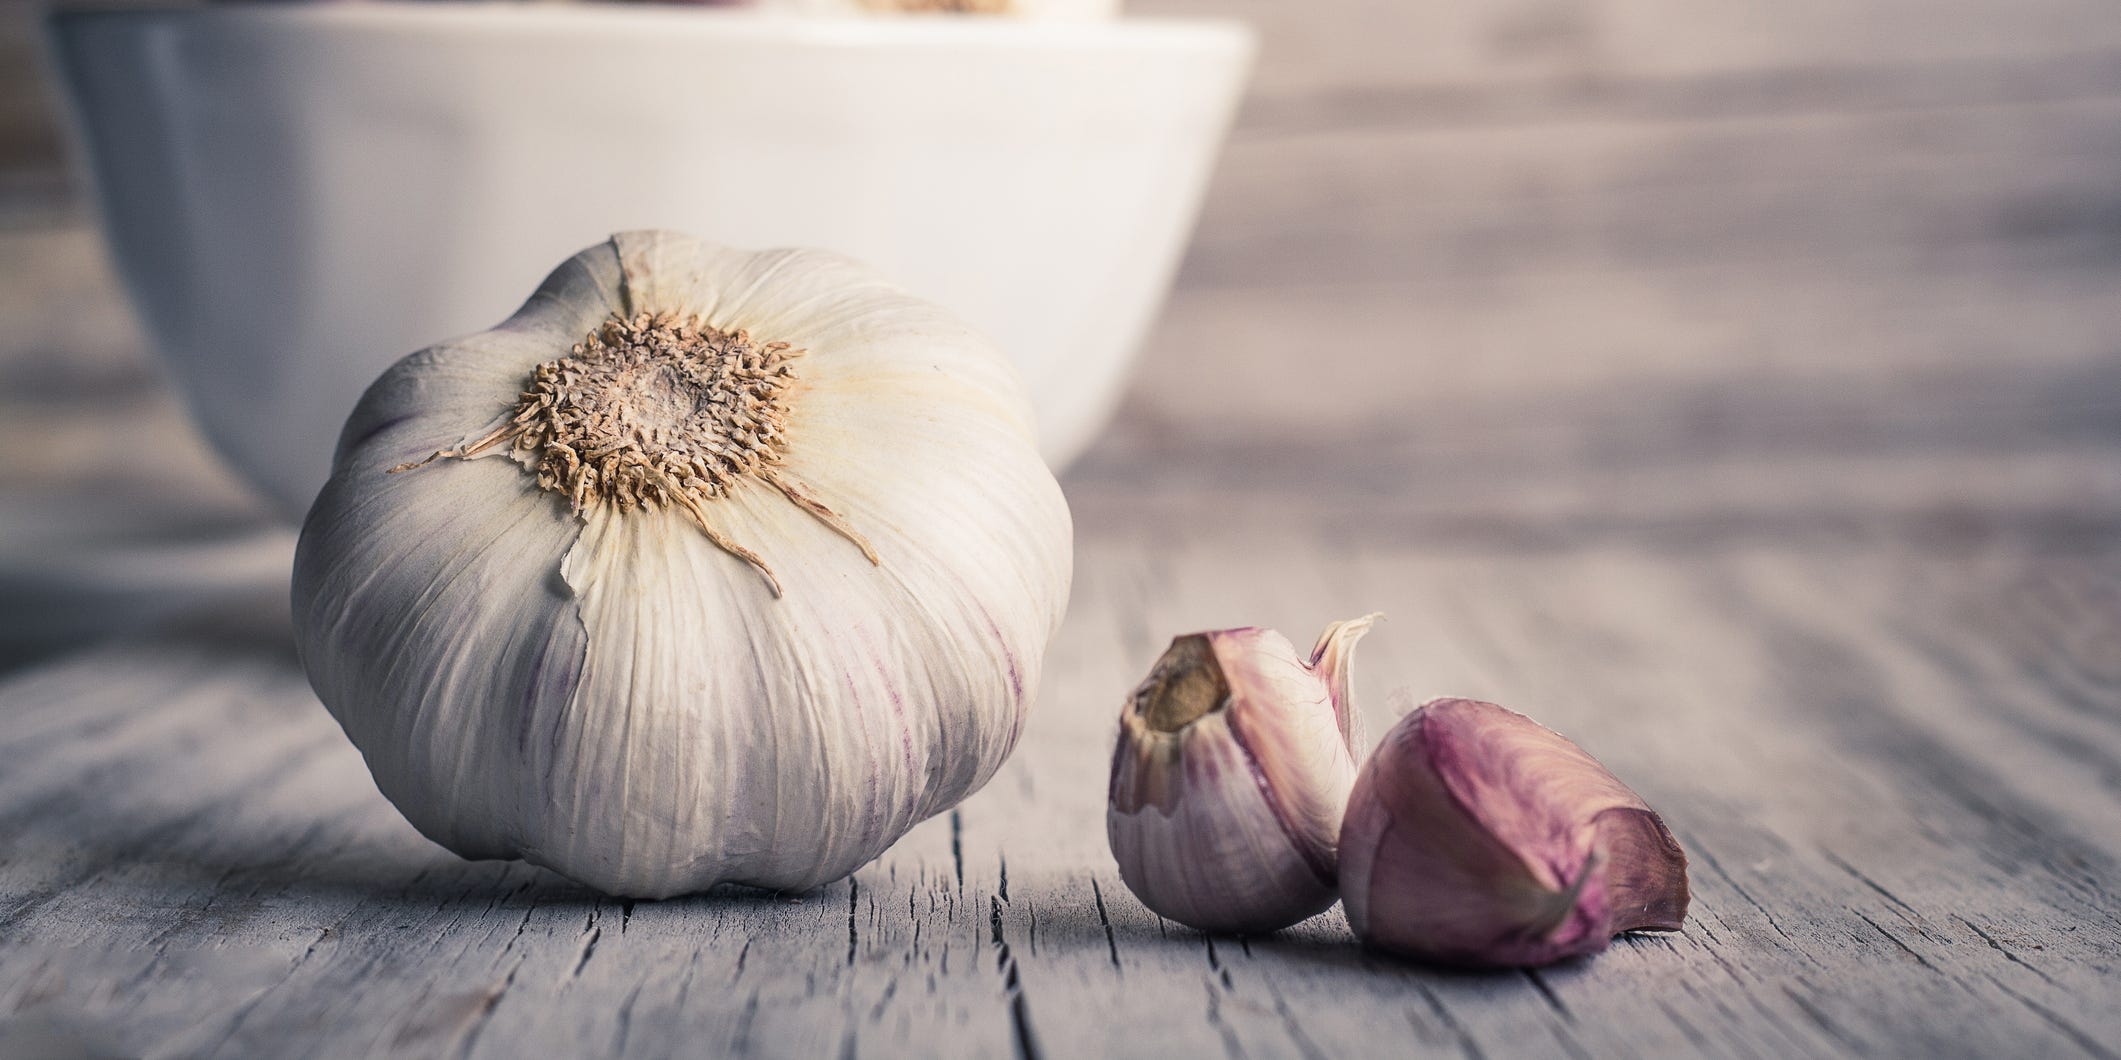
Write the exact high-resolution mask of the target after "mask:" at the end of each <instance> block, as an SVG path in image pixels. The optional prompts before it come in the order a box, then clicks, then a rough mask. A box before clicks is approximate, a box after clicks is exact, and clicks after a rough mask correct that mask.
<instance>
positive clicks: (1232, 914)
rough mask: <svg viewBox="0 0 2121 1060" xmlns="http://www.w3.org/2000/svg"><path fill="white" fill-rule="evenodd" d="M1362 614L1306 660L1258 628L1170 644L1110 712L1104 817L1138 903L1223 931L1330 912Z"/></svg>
mask: <svg viewBox="0 0 2121 1060" xmlns="http://www.w3.org/2000/svg"><path fill="white" fill-rule="evenodd" d="M1377 618H1378V616H1376V615H1370V616H1368V617H1365V618H1359V619H1354V620H1352V621H1348V622H1336V623H1334V624H1333V625H1330V626H1328V627H1326V630H1325V632H1324V633H1323V634H1321V635H1320V636H1319V638H1318V645H1317V647H1315V648H1313V649H1312V651H1311V653H1310V654H1309V655H1308V656H1300V655H1298V654H1297V653H1296V648H1295V647H1294V646H1293V645H1291V644H1290V643H1289V641H1288V638H1286V637H1284V636H1282V635H1281V634H1279V633H1276V632H1274V631H1273V630H1270V629H1258V628H1245V629H1226V630H1218V631H1215V632H1212V633H1194V634H1190V635H1187V636H1183V637H1179V638H1177V639H1175V640H1173V641H1172V642H1171V647H1170V649H1169V650H1167V651H1166V652H1164V655H1163V657H1162V658H1160V659H1158V660H1157V662H1156V666H1155V668H1154V669H1153V670H1152V671H1151V672H1150V674H1149V678H1148V680H1146V681H1144V682H1143V683H1142V684H1141V686H1140V687H1139V688H1137V689H1136V690H1135V691H1134V694H1133V695H1132V696H1129V697H1128V699H1127V703H1126V705H1125V707H1123V708H1122V709H1121V712H1120V728H1119V742H1118V745H1117V747H1116V748H1115V749H1114V750H1113V753H1112V781H1111V788H1110V791H1109V801H1108V808H1107V812H1106V816H1105V830H1106V836H1107V838H1108V839H1109V840H1110V841H1111V844H1112V855H1113V858H1114V860H1116V861H1117V862H1118V863H1119V872H1120V878H1121V879H1123V880H1125V881H1126V883H1127V886H1128V888H1129V889H1130V890H1132V891H1133V892H1134V894H1135V896H1136V897H1138V898H1140V899H1141V900H1142V904H1143V905H1146V906H1148V907H1149V908H1150V909H1152V910H1154V911H1155V912H1157V913H1159V914H1161V915H1163V916H1166V917H1169V918H1171V919H1173V920H1176V921H1178V922H1179V923H1181V924H1185V925H1187V926H1189V927H1195V928H1199V929H1201V930H1203V931H1230V932H1264V931H1273V930H1276V929H1278V928H1284V927H1287V926H1289V925H1290V924H1294V923H1296V922H1297V921H1299V920H1302V919H1304V918H1306V917H1309V916H1311V915H1313V914H1316V913H1320V912H1324V911H1325V910H1326V909H1327V908H1329V907H1331V906H1332V904H1333V901H1334V897H1335V892H1334V879H1335V871H1336V864H1337V855H1336V848H1337V844H1338V842H1339V835H1340V819H1341V812H1342V810H1343V809H1344V808H1345V807H1346V805H1347V801H1348V791H1349V789H1350V788H1351V787H1352V786H1353V785H1354V783H1355V759H1354V756H1353V751H1352V748H1353V747H1354V746H1355V745H1356V744H1358V743H1360V742H1361V725H1360V719H1359V718H1358V716H1357V715H1356V713H1355V707H1354V702H1353V697H1352V695H1351V694H1350V689H1351V681H1352V676H1353V661H1354V650H1355V643H1356V641H1358V640H1360V639H1361V638H1362V635H1363V634H1365V633H1367V632H1369V630H1370V626H1371V624H1372V623H1373V622H1375V621H1376V619H1377Z"/></svg>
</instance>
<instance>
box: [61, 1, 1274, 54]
mask: <svg viewBox="0 0 2121 1060" xmlns="http://www.w3.org/2000/svg"><path fill="white" fill-rule="evenodd" d="M45 18H46V24H47V26H48V27H49V29H50V30H51V31H52V32H55V33H65V32H70V31H72V30H74V29H78V28H86V27H89V26H92V25H98V24H106V23H112V22H117V23H124V24H127V25H128V26H130V27H140V28H145V27H147V26H152V25H165V24H177V25H179V26H182V27H183V28H185V29H188V30H192V31H195V32H196V31H199V30H202V29H218V28H238V27H241V28H261V27H263V28H271V29H281V30H287V31H308V32H333V31H338V30H344V31H347V32H351V33H361V32H382V33H386V34H387V33H393V32H405V31H412V32H421V33H429V34H438V35H463V36H523V37H549V36H568V35H578V34H584V33H590V34H598V33H601V34H612V35H624V36H638V35H644V34H646V35H658V36H662V35H673V34H674V35H683V36H686V37H691V38H695V39H698V40H701V41H702V42H708V41H714V42H721V41H728V42H733V43H746V42H755V43H766V42H773V43H784V44H785V43H794V44H803V45H809V46H818V47H831V46H861V47H875V46H879V45H925V46H936V47H964V48H983V49H997V48H1001V49H1029V50H1045V49H1079V48H1084V47H1096V48H1121V49H1135V48H1146V49H1155V50H1165V49H1183V50H1208V51H1238V52H1245V53H1249V52H1251V51H1252V50H1253V49H1254V47H1255V45H1256V38H1257V34H1256V33H1255V31H1254V30H1253V28H1252V27H1251V26H1250V25H1249V24H1247V23H1244V22H1241V21H1238V20H1236V19H1226V18H1167V17H1147V18H1136V17H1120V18H1112V19H1026V18H989V17H964V16H953V15H894V16H873V15H858V14H850V15H814V14H801V13H797V12H789V11H778V10H759V9H757V8H746V7H708V6H699V5H686V4H674V3H663V4H620V3H610V2H587V3H520V2H509V0H366V2H362V3H291V2H287V0H239V2H227V3H212V4H204V5H202V4H196V3H192V4H181V5H180V4H172V3H169V2H167V0H85V2H74V3H63V4H61V5H59V6H56V7H54V8H52V9H51V10H49V11H48V12H47V13H46V16H45Z"/></svg>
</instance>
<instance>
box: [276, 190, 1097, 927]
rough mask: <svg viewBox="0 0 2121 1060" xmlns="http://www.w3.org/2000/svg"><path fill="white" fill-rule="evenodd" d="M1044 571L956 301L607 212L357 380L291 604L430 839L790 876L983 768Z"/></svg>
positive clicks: (1021, 423) (1064, 588) (596, 863)
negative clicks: (587, 240)
mask: <svg viewBox="0 0 2121 1060" xmlns="http://www.w3.org/2000/svg"><path fill="white" fill-rule="evenodd" d="M423 458H424V459H423ZM392 471H396V472H398V473H395V474H393V473H390V472H392ZM1070 564H1071V529H1070V523H1069V517H1068V510H1067V506H1066V503H1065V501H1063V499H1062V497H1061V494H1060V490H1059V487H1058V485H1057V484H1056V483H1055V482H1054V480H1053V476H1052V474H1051V473H1050V472H1049V471H1048V470H1047V469H1046V467H1045V465H1044V464H1043V463H1042V462H1041V461H1040V459H1039V457H1038V454H1037V451H1036V450H1035V448H1034V447H1033V443H1032V440H1031V434H1030V428H1029V410H1028V407H1027V405H1026V403H1025V401H1024V398H1023V395H1022V394H1021V393H1020V391H1019V388H1018V385H1017V383H1016V381H1015V378H1014V376H1013V374H1012V372H1011V370H1010V368H1009V367H1008V365H1007V364H1006V362H1005V361H1004V360H1003V358H1002V357H1001V356H1000V355H998V354H997V353H996V352H995V351H994V350H993V349H992V348H990V346H989V345H988V344H987V343H986V342H985V341H984V340H983V339H981V338H980V337H979V336H977V335H975V334H974V333H972V332H971V331H970V330H968V329H967V328H966V327H965V326H964V325H963V324H962V323H960V322H959V321H958V320H956V319H955V318H954V317H953V316H951V315H950V314H949V313H947V312H945V311H943V310H942V309H940V308H938V307H936V306H933V305H930V304H928V303H926V302H923V301H920V300H918V299H915V298H913V297H910V296H908V295H906V294H904V293H902V292H900V291H899V290H897V289H896V288H894V287H892V286H891V285H890V284H888V283H886V282H884V281H883V280H881V279H879V278H878V277H877V276H876V275H875V274H874V273H872V272H870V271H869V270H867V269H866V268H863V267H862V266H860V265H857V264H855V263H853V262H851V261H848V260H846V259H844V258H841V257H839V256H837V255H833V254H827V253H822V252H817V251H804V250H781V251H766V252H759V253H748V252H743V251H737V250H731V249H727V248H724V247H719V246H715V245H713V244H710V243H705V242H702V241H699V240H696V239H693V238H690V237H687V236H681V235H677V234H674V233H665V232H628V233H621V234H619V235H616V236H613V237H612V238H611V240H610V241H608V242H606V243H603V244H599V245H598V246H595V247H592V248H590V249H588V250H585V251H583V252H582V253H580V254H578V255H576V256H575V257H573V258H572V259H570V260H568V261H567V262H565V263H563V264H562V265H561V266H560V267H559V268H558V269H557V270H555V271H554V272H553V273H552V275H551V276H550V277H549V278H548V279H547V280H546V281H545V283H544V285H543V286H541V287H540V288H539V289H538V291H537V292H536V293H535V294H534V295H532V296H531V298H530V300H529V302H527V303H526V304H525V305H524V306H523V308H522V309H521V310H519V311H518V312H517V313H516V315H515V316H513V317H511V318H509V319H508V320H507V321H506V322H504V323H502V324H501V325H500V326H499V327H496V328H494V329H493V330H491V331H487V332H484V333H481V334H477V335H472V336H469V337H467V338H462V339H458V340H455V341H452V342H446V343H443V344H441V345H438V346H434V347H431V348H429V349H426V350H422V351H420V352H419V353H416V354H413V355H412V356H410V357H407V358H405V359H404V360H402V361H400V362H398V364H397V365H395V366H394V367H392V368H391V369H390V370H389V371H388V372H386V373H385V374H384V375H383V377H382V378H381V379H379V380H378V381H377V382H376V383H375V385H374V386H373V387H371V388H370V389H369V391H368V393H367V395H366V396H365V397H364V398H363V399H362V401H361V403H360V405H359V407H358V408H356V409H355V411H354V413H353V416H352V418H351V419H350V420H349V421H348V423H347V425H346V430H345V433H344V434H343V435H342V436H341V439H340V443H339V449H338V453H337V456H336V458H335V461H334V465H333V472H332V477H331V480H330V482H329V483H328V484H327V485H326V486H325V487H324V490H323V492H322V494H321V495H320V496H319V497H318V498H317V501H316V505H315V507H314V508H312V509H311V511H310V513H309V518H308V520H307V522H306V523H305V524H304V526H303V529H302V537H301V543H300V546H299V548H298V550H297V554H296V559H295V577H294V605H295V606H294V612H295V624H296V632H297V639H298V644H299V648H300V653H301V657H302V662H303V664H304V666H305V667H306V669H307V670H308V673H309V677H310V682H311V684H312V686H313V687H314V688H315V689H316V692H317V695H318V697H319V698H320V699H322V700H323V702H324V704H325V706H326V707H328V708H329V709H330V710H331V712H332V714H333V716H334V717H336V718H337V719H338V720H339V723H340V724H341V725H342V726H343V727H344V728H345V730H346V733H347V735H348V736H349V737H351V738H352V740H353V742H354V743H355V745H356V746H358V747H359V748H360V750H361V752H362V754H363V755H364V756H365V757H366V758H367V761H368V765H369V769H370V770H371V771H372V772H373V773H374V775H375V780H376V784H377V786H378V787H379V788H380V789H382V791H383V793H384V794H385V795H386V796H388V797H389V798H390V800H391V801H392V802H393V803H395V804H396V805H397V806H398V808H399V809H400V810H401V811H402V812H403V813H404V814H405V816H406V818H407V819H408V820H410V821H411V822H412V824H413V825H414V826H415V827H417V828H418V829H419V830H420V831H421V832H422V833H424V834H426V835H427V836H428V837H429V838H431V839H433V840H435V841H436V842H438V843H440V844H442V845H443V846H445V847H448V848H449V849H451V850H453V851H456V852H457V853H459V854H462V855H463V856H465V857H470V858H522V859H524V860H527V861H530V862H533V863H536V864H539V865H543V866H546V867H548V868H551V869H554V870H556V871H558V872H560V873H562V874H564V875H566V876H569V877H571V878H573V879H575V880H578V881H580V882H582V883H585V884H588V885H590V886H592V887H595V888H597V889H599V890H602V891H605V892H608V893H611V894H616V895H625V896H631V897H642V898H655V897H664V896H668V895H674V894H680V893H686V892H692V891H699V890H703V889H705V888H707V887H710V886H713V885H715V884H717V883H722V882H738V883H747V884H753V885H757V886H761V887H771V888H779V889H787V890H800V889H806V888H810V887H814V886H816V885H818V884H821V883H825V882H827V881H830V880H833V879H837V878H839V877H841V876H844V875H846V874H847V873H849V872H852V871H853V870H854V869H856V868H858V867H859V866H861V865H862V864H863V863H864V862H867V861H869V860H870V859H872V858H874V857H875V856H876V855H878V854H879V853H881V852H882V851H883V850H884V849H885V848H886V847H888V846H890V845H891V843H892V842H893V841H894V840H896V839H897V838H898V837H899V836H900V835H902V834H904V833H905V832H906V830H907V829H909V828H911V827H912V826H913V825H914V824H915V823H917V822H919V821H921V820H922V819H924V818H926V817H928V816H930V815H932V814H935V813H937V812H939V811H941V810H944V809H947V808H949V807H950V806H952V805H954V804H956V803H957V802H958V801H959V800H961V799H963V798H964V797H965V796H966V795H968V794H970V793H971V792H972V791H974V790H976V789H977V788H979V787H980V785H982V784H984V783H985V782H986V781H987V779H988V778H989V777H991V776H992V775H993V774H994V772H995V770H996V769H997V768H999V766H1000V765H1001V763H1002V760H1003V758H1004V757H1006V756H1007V755H1008V753H1009V751H1010V750H1011V748H1012V747H1013V746H1014V744H1015V742H1016V739H1017V736H1018V733H1019V732H1020V731H1021V728H1022V724H1023V721H1024V717H1025V713H1026V711H1027V710H1028V709H1029V707H1030V704H1031V699H1032V694H1033V692H1034V690H1035V689H1036V688H1037V686H1038V680H1039V668H1040V662H1041V658H1042V656H1043V654H1044V652H1045V649H1046V645H1047V642H1048V640H1049V639H1050V638H1051V636H1052V634H1053V631H1054V629H1055V627H1056V626H1057V625H1058V624H1059V622H1060V618H1061V615H1062V612H1063V610H1064V609H1065V607H1066V603H1067V594H1068V582H1069V576H1070Z"/></svg>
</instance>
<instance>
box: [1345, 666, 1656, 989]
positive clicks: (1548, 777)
mask: <svg viewBox="0 0 2121 1060" xmlns="http://www.w3.org/2000/svg"><path fill="white" fill-rule="evenodd" d="M1340 857H1341V861H1340V865H1341V880H1340V886H1341V897H1342V898H1343V900H1344V901H1345V902H1346V904H1347V911H1348V924H1349V926H1350V927H1353V928H1354V929H1355V934H1356V937H1358V938H1360V939H1362V940H1363V941H1364V942H1366V943H1369V944H1370V945H1373V946H1376V947H1378V948H1380V949H1386V950H1391V951H1394V952H1397V953H1402V954H1406V955H1408V956H1412V957H1420V958H1424V959H1427V960H1434V961H1442V962H1446V963H1451V964H1465V965H1475V966H1488V967H1493V966H1526V965H1539V964H1547V963H1551V962H1553V961H1558V960H1562V959H1564V958H1567V957H1574V956H1579V955H1584V954H1592V953H1597V952H1599V951H1600V950H1603V949H1605V948H1606V944H1607V942H1608V941H1609V940H1610V939H1611V938H1612V937H1613V936H1614V935H1616V934H1618V933H1620V932H1623V931H1643V930H1647V931H1676V930H1678V929H1679V926H1680V923H1681V922H1682V921H1683V920H1685V918H1686V907H1687V880H1686V854H1685V852H1683V851H1682V850H1680V848H1679V843H1678V842H1677V841H1676V840H1674V839H1673V838H1672V833H1671V832H1669V831H1667V830H1666V829H1665V827H1664V822H1663V821H1662V820H1660V819H1659V818H1658V816H1657V814H1656V812H1655V811H1653V810H1651V809H1650V808H1649V806H1648V805H1647V804H1646V803H1644V802H1643V801H1642V797H1641V796H1639V795H1636V794H1635V793H1634V792H1633V791H1631V790H1629V789H1628V786H1627V785H1625V784H1622V783H1621V782H1620V781H1619V780H1618V779H1616V778H1615V777H1614V776H1613V774H1611V773H1609V772H1607V771H1606V768H1605V767H1604V766H1602V765H1600V764H1598V760H1597V759H1595V758H1592V757H1591V756H1590V755H1588V754H1586V753H1584V750H1583V749H1582V748H1580V747H1578V746H1576V745H1575V744H1573V743H1570V742H1569V741H1568V740H1567V739H1566V738H1564V737H1563V736H1561V735H1560V734H1558V733H1555V732H1554V731H1552V730H1550V729H1547V728H1545V727H1544V726H1541V725H1540V724H1539V723H1537V722H1535V721H1533V720H1531V719H1530V718H1527V717H1525V716H1524V715H1522V714H1518V713H1515V712H1513V711H1509V710H1505V709H1503V708H1501V707H1498V706H1496V705H1495V704H1493V703H1481V702H1478V701H1475V700H1470V699H1438V700H1433V701H1431V702H1429V703H1427V704H1425V705H1423V706H1422V707H1421V708H1420V709H1419V710H1416V711H1415V712H1414V713H1412V714H1409V715H1407V716H1406V717H1405V718H1403V719H1401V720H1400V723H1399V724H1398V725H1397V726H1394V727H1393V729H1392V731H1391V732H1390V733H1388V734H1387V735H1386V736H1385V738H1384V742H1383V743H1381V744H1380V745H1378V748H1377V751H1376V753H1375V754H1373V755H1371V757H1370V760H1369V761H1368V762H1367V763H1365V764H1364V765H1363V768H1362V776H1361V777H1360V778H1359V779H1358V780H1357V781H1356V782H1355V791H1354V794H1353V795H1352V796H1351V797H1350V799H1349V802H1348V812H1347V818H1346V820H1345V822H1344V823H1343V824H1342V826H1341V834H1340Z"/></svg>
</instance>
